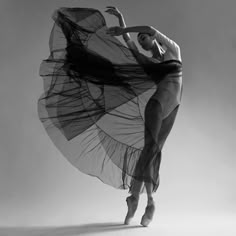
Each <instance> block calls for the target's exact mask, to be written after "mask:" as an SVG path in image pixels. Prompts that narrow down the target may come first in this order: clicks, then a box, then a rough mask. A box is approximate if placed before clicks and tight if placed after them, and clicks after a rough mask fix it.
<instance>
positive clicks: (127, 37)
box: [105, 6, 138, 51]
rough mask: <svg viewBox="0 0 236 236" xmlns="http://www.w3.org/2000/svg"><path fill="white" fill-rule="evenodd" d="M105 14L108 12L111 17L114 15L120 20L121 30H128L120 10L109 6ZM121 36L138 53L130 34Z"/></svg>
mask: <svg viewBox="0 0 236 236" xmlns="http://www.w3.org/2000/svg"><path fill="white" fill-rule="evenodd" d="M105 12H107V13H109V14H111V15H114V16H116V17H117V18H118V19H119V24H120V27H121V29H124V28H126V23H125V20H124V17H123V15H122V13H121V12H120V11H119V10H118V8H117V7H112V6H107V10H106V11H105ZM121 35H122V36H123V39H124V41H125V42H126V43H127V45H128V47H129V48H131V49H134V50H137V51H138V48H137V46H136V45H135V43H134V42H133V41H132V40H131V37H130V34H129V33H128V32H127V33H122V34H121Z"/></svg>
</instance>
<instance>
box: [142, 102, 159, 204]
mask: <svg viewBox="0 0 236 236" xmlns="http://www.w3.org/2000/svg"><path fill="white" fill-rule="evenodd" d="M145 125H146V127H145V139H146V141H145V143H147V146H149V152H148V155H147V156H146V157H145V158H147V159H149V160H151V159H152V158H153V156H156V158H159V156H158V153H159V152H160V150H159V145H158V135H159V131H160V128H161V125H162V107H161V104H160V103H159V102H158V101H157V100H153V99H151V100H150V102H149V104H148V105H147V108H146V111H145ZM150 167H151V166H150V165H148V166H147V168H146V173H145V176H147V177H149V179H150V181H151V180H152V173H151V168H150ZM157 171H159V170H157ZM150 181H146V182H145V187H146V191H147V198H148V205H149V204H151V203H152V202H153V198H152V192H153V184H152V182H150Z"/></svg>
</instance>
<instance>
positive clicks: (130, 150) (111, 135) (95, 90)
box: [38, 8, 182, 193]
mask: <svg viewBox="0 0 236 236" xmlns="http://www.w3.org/2000/svg"><path fill="white" fill-rule="evenodd" d="M52 18H53V20H54V25H53V28H52V31H51V35H50V40H49V47H50V56H49V57H48V59H45V60H43V61H42V63H41V65H40V71H39V74H40V76H41V77H42V78H43V82H44V93H43V94H42V96H41V97H40V98H39V100H38V114H39V118H40V120H41V122H42V124H43V126H44V128H45V130H46V132H47V134H48V135H49V137H50V138H51V140H52V141H53V143H54V144H55V145H56V147H57V148H58V149H59V150H60V151H61V153H62V154H63V155H64V156H65V158H67V160H68V161H69V162H70V163H71V164H72V165H73V166H75V167H76V168H77V169H79V170H80V171H81V172H83V173H86V174H88V175H91V176H95V177H97V178H99V179H100V180H101V181H103V182H104V183H106V184H109V185H111V186H113V187H115V188H119V189H128V188H130V187H131V186H132V184H133V183H134V180H136V181H140V182H142V181H144V180H145V181H146V182H150V183H152V184H153V186H154V187H153V191H156V189H157V187H158V182H159V179H158V172H159V164H158V163H157V164H156V166H155V163H156V162H157V161H155V158H158V159H160V155H161V152H160V150H159V151H158V152H156V153H153V158H152V163H151V162H150V163H148V160H147V165H151V168H152V171H151V172H149V173H152V175H149V176H148V177H147V176H146V178H144V174H143V173H142V172H140V171H139V172H137V171H135V170H137V163H138V161H139V157H140V154H141V152H142V150H143V147H144V129H145V125H146V124H145V119H144V110H145V106H146V104H147V102H148V100H149V98H150V97H151V96H152V95H153V93H154V92H155V91H156V88H157V86H158V83H159V82H160V81H162V80H163V79H164V78H165V77H166V76H167V75H168V74H170V73H175V72H179V71H181V68H182V67H181V62H179V61H176V60H171V61H167V62H162V63H155V62H153V61H150V60H149V59H148V57H146V56H145V55H142V54H141V53H139V52H135V51H132V50H130V49H129V48H127V47H126V46H125V45H123V44H122V43H121V42H120V41H119V40H118V39H117V38H115V37H112V36H110V35H108V34H106V29H107V26H106V22H105V19H104V17H103V16H102V14H101V13H100V12H99V11H98V10H96V9H88V8H60V9H57V10H56V11H55V12H54V13H53V15H52ZM154 122H155V121H154ZM162 146H163V145H162ZM157 165H158V166H157ZM144 169H145V168H144ZM137 173H138V174H137ZM145 191H146V190H145V188H144V187H142V188H141V190H140V192H141V193H142V192H145Z"/></svg>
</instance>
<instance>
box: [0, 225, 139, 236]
mask: <svg viewBox="0 0 236 236" xmlns="http://www.w3.org/2000/svg"><path fill="white" fill-rule="evenodd" d="M134 228H143V226H141V225H124V224H123V223H119V222H117V223H116V222H106V223H90V224H82V225H71V226H58V227H57V226H45V227H38V226H37V227H1V228H0V235H4V236H5V235H6V236H8V235H9V236H23V235H24V236H59V235H60V236H71V235H86V234H94V233H102V232H104V233H105V232H109V231H113V232H114V231H119V230H128V229H134Z"/></svg>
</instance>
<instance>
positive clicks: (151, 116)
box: [145, 99, 162, 145]
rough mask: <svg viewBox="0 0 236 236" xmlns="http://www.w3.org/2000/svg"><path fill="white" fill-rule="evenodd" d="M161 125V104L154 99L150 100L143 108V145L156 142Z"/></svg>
mask: <svg viewBox="0 0 236 236" xmlns="http://www.w3.org/2000/svg"><path fill="white" fill-rule="evenodd" d="M161 124H162V107H161V104H160V103H159V102H158V101H157V100H156V99H150V100H149V101H148V103H147V106H146V108H145V145H147V144H153V143H157V142H158V135H159V131H160V128H161Z"/></svg>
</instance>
